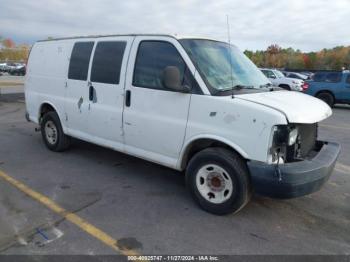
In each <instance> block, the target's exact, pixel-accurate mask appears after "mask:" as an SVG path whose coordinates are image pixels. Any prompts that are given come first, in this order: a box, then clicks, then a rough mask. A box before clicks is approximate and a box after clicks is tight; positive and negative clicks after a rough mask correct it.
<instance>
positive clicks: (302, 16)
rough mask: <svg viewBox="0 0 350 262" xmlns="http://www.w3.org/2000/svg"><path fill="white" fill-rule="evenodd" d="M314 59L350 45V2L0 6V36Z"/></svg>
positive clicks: (30, 2) (0, 1)
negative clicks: (163, 40)
mask: <svg viewBox="0 0 350 262" xmlns="http://www.w3.org/2000/svg"><path fill="white" fill-rule="evenodd" d="M227 15H228V18H229V19H228V20H229V26H230V36H231V43H233V44H235V45H237V46H238V47H239V48H240V49H242V50H245V49H249V50H263V49H266V47H267V46H269V45H270V44H278V45H280V46H282V47H293V48H295V49H300V50H302V51H305V52H308V51H317V50H320V49H322V48H332V47H335V46H339V45H350V0H331V1H329V0H244V1H242V0H212V1H209V0H153V1H151V0H140V1H134V0H99V1H98V0H97V1H89V0H16V1H14V0H0V36H2V37H5V38H12V39H13V40H15V42H16V43H29V44H32V43H33V42H35V41H37V40H40V39H46V38H47V37H49V36H50V37H63V36H81V35H100V34H125V33H166V34H177V35H185V36H192V35H193V36H203V37H210V38H215V39H219V40H224V41H227V39H228V34H227V31H228V30H227Z"/></svg>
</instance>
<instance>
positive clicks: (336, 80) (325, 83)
mask: <svg viewBox="0 0 350 262" xmlns="http://www.w3.org/2000/svg"><path fill="white" fill-rule="evenodd" d="M304 92H305V93H306V94H309V95H312V96H315V97H317V98H319V99H321V100H323V101H324V102H325V103H327V104H328V105H329V106H330V107H333V105H334V104H336V103H339V104H350V73H349V71H343V72H318V73H316V74H315V75H314V76H313V79H312V80H310V81H308V88H307V89H305V90H304Z"/></svg>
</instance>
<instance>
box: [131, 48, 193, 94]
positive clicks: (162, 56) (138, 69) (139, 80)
mask: <svg viewBox="0 0 350 262" xmlns="http://www.w3.org/2000/svg"><path fill="white" fill-rule="evenodd" d="M167 66H176V67H177V68H178V69H179V70H180V77H181V79H182V82H184V74H185V70H186V64H185V62H184V61H183V59H182V57H181V56H180V54H179V53H178V51H177V50H176V48H175V47H174V46H173V45H172V44H170V43H168V42H161V41H143V42H141V44H140V46H139V49H138V53H137V58H136V62H135V71H134V78H133V85H134V86H139V87H146V88H154V89H165V87H164V86H163V81H162V75H163V71H164V69H165V68H166V67H167Z"/></svg>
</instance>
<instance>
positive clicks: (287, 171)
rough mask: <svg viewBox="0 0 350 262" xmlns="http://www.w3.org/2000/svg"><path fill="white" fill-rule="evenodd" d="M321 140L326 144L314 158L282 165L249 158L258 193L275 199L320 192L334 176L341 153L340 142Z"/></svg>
mask: <svg viewBox="0 0 350 262" xmlns="http://www.w3.org/2000/svg"><path fill="white" fill-rule="evenodd" d="M318 143H319V144H321V145H322V147H321V149H320V150H319V152H318V153H317V155H316V156H315V157H313V158H312V159H307V160H303V161H300V162H293V163H286V164H280V165H278V166H277V165H269V164H266V163H262V162H257V161H249V162H248V168H249V171H250V175H251V180H252V184H253V188H254V190H255V192H256V193H258V194H260V195H263V196H268V197H273V198H294V197H299V196H304V195H307V194H310V193H313V192H315V191H318V190H319V189H320V188H321V187H322V185H323V184H324V183H325V182H326V181H327V180H328V178H329V177H330V175H331V173H332V171H333V169H334V166H335V163H336V161H337V158H338V156H339V153H340V145H339V144H337V143H330V142H320V141H319V142H318Z"/></svg>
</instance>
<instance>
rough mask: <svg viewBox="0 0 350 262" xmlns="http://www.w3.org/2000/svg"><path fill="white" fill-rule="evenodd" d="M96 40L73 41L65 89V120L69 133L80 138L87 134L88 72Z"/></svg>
mask: <svg viewBox="0 0 350 262" xmlns="http://www.w3.org/2000/svg"><path fill="white" fill-rule="evenodd" d="M93 47H94V41H91V40H78V41H76V42H75V43H73V48H72V52H71V55H70V57H69V68H68V79H67V82H66V91H65V114H66V116H65V120H66V126H67V128H68V133H69V134H72V135H75V136H77V137H80V138H85V137H86V136H87V129H88V111H89V93H88V72H89V64H90V57H91V53H92V50H93Z"/></svg>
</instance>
